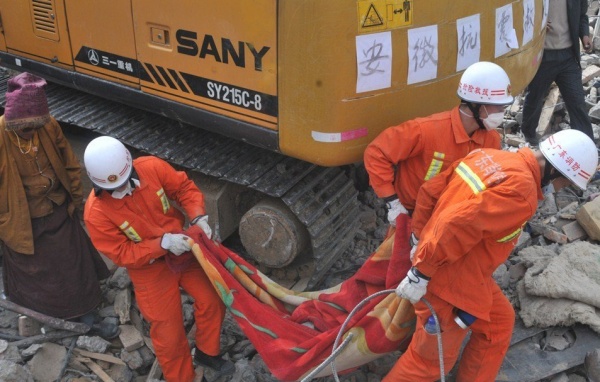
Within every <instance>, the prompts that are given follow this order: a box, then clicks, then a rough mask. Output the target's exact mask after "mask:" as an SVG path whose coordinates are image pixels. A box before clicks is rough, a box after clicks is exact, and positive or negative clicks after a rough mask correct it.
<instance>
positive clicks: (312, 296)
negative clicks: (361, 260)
mask: <svg viewBox="0 0 600 382" xmlns="http://www.w3.org/2000/svg"><path fill="white" fill-rule="evenodd" d="M401 216H404V217H403V218H400V219H399V221H398V225H397V226H398V228H397V230H396V232H397V233H395V232H393V231H392V230H390V233H389V235H388V237H387V239H386V240H385V241H384V242H383V244H382V245H381V246H380V247H379V248H378V249H377V251H375V253H373V254H372V255H371V256H370V257H369V258H368V259H367V261H366V262H365V264H364V265H363V266H362V267H361V268H360V269H359V270H358V271H357V273H356V274H354V275H353V276H352V277H351V278H349V279H348V280H346V281H344V282H343V283H341V284H339V285H337V286H335V287H332V288H329V289H326V290H320V291H314V292H294V291H291V290H289V289H286V288H284V287H282V286H280V285H278V284H277V283H275V282H273V281H272V280H270V279H269V278H268V277H267V276H265V275H263V274H261V273H260V272H259V271H258V270H257V269H256V268H255V267H253V266H252V265H250V264H249V263H248V262H246V261H245V260H244V259H242V258H241V257H240V256H239V255H237V254H235V253H234V252H232V251H231V250H229V249H228V248H226V247H224V246H223V245H220V244H218V243H215V242H213V241H211V240H208V238H206V236H205V235H204V234H203V233H202V232H201V231H200V230H195V229H191V230H189V231H188V232H187V234H188V235H190V237H192V239H194V241H195V242H196V243H195V244H194V246H193V249H192V251H193V253H194V256H195V257H196V259H197V260H198V261H199V262H200V264H201V265H202V267H203V268H204V270H205V271H206V273H207V274H208V276H209V278H210V279H211V281H212V283H213V286H214V287H215V289H216V290H217V291H218V292H219V294H220V296H221V298H222V300H223V302H224V303H225V305H226V306H227V308H228V310H229V312H230V313H231V314H232V315H233V317H234V318H235V319H236V321H237V323H238V324H239V325H240V327H241V329H242V330H243V331H244V333H245V334H246V336H247V337H248V339H249V340H250V341H251V342H252V344H253V345H254V347H255V348H256V350H257V351H258V352H259V354H260V355H261V356H262V358H263V360H264V362H265V364H266V365H267V367H268V368H269V369H270V371H271V373H273V375H274V376H275V377H276V378H278V379H280V380H282V381H295V380H299V379H302V378H303V376H306V375H307V374H308V373H310V372H311V371H312V370H313V369H314V368H315V367H317V366H319V365H320V364H321V363H322V362H323V361H324V360H325V359H326V358H327V357H328V356H329V355H331V352H332V347H333V344H334V341H335V338H336V336H337V335H338V331H339V330H340V328H341V325H342V323H343V322H344V320H345V319H346V318H347V317H348V314H349V312H350V311H351V310H352V309H353V308H354V307H355V306H356V305H357V304H358V303H360V302H361V301H362V300H363V299H364V298H366V297H367V296H369V295H371V294H373V293H375V292H378V291H381V290H384V289H390V288H391V289H393V288H395V287H396V286H397V285H398V283H399V281H400V280H402V279H403V278H404V276H405V275H406V272H407V271H408V269H409V268H410V265H411V263H410V259H409V252H410V246H409V244H408V237H409V232H410V219H409V218H408V217H407V216H406V215H401ZM414 323H415V315H414V310H413V307H412V305H411V304H410V302H409V301H408V300H404V299H401V298H398V297H397V296H396V294H395V293H391V294H386V295H382V296H378V297H376V298H374V299H372V300H371V301H370V302H369V303H368V304H366V305H365V306H364V307H363V309H361V310H360V311H358V312H357V313H356V314H355V316H354V317H353V319H352V320H351V321H350V322H349V324H348V326H347V327H346V331H345V333H344V335H345V334H347V333H349V332H352V333H353V334H354V338H353V339H352V340H351V343H350V344H349V345H348V346H347V347H346V348H345V349H344V351H343V352H341V353H340V355H339V356H338V357H337V358H336V369H337V370H339V371H343V370H351V369H353V368H356V367H358V366H360V365H362V364H365V363H367V362H370V361H372V360H374V359H376V358H378V357H380V356H382V355H384V354H386V353H389V352H392V351H395V350H398V349H400V350H404V349H405V348H406V346H407V345H408V342H409V341H410V336H411V334H412V333H413V331H414ZM313 327H314V328H313ZM329 374H331V368H330V367H327V368H325V369H324V370H323V371H321V373H320V374H319V375H317V376H316V377H321V376H325V375H329Z"/></svg>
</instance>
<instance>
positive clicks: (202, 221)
mask: <svg viewBox="0 0 600 382" xmlns="http://www.w3.org/2000/svg"><path fill="white" fill-rule="evenodd" d="M192 224H194V225H197V226H198V227H200V229H201V230H202V231H204V233H205V234H206V236H207V237H208V238H209V239H212V228H210V226H209V225H208V215H204V216H202V215H201V216H198V217H197V218H195V219H194V220H193V222H192Z"/></svg>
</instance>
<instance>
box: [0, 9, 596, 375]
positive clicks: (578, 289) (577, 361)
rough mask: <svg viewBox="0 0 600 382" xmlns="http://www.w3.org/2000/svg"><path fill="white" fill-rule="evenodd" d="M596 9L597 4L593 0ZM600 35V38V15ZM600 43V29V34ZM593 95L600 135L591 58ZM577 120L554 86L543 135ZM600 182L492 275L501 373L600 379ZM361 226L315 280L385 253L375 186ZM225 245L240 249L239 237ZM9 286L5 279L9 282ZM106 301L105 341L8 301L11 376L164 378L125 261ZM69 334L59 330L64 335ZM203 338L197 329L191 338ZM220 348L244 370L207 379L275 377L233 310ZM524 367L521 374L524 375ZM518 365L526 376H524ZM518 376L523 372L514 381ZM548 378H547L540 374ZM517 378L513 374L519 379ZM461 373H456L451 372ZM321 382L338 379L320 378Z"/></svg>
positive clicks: (0, 314) (3, 358)
mask: <svg viewBox="0 0 600 382" xmlns="http://www.w3.org/2000/svg"><path fill="white" fill-rule="evenodd" d="M591 3H592V4H591V13H590V14H593V15H596V14H597V7H598V4H597V3H598V2H597V1H593V2H591ZM590 21H591V25H592V27H591V29H592V32H593V35H594V36H599V35H600V32H599V30H600V25H596V24H597V23H596V18H595V17H593V18H592V19H591V20H590ZM593 44H594V51H595V52H600V38H599V37H594V39H593ZM582 67H583V69H584V70H583V79H582V82H583V86H584V89H585V91H586V94H587V96H586V104H587V106H588V108H589V114H590V117H591V119H592V122H593V123H594V125H593V128H594V135H595V138H596V142H597V143H598V142H600V139H599V138H600V127H599V126H598V125H597V124H600V103H599V101H600V99H599V92H598V89H599V88H600V56H598V54H595V53H594V54H584V55H583V57H582ZM522 102H523V97H522V95H520V96H518V97H516V102H515V103H514V105H513V106H512V107H511V108H510V110H509V111H508V112H507V119H506V120H505V123H504V126H503V130H502V134H503V136H504V138H505V140H504V142H505V145H506V149H508V150H516V149H517V148H518V147H520V146H522V145H523V144H524V140H523V138H522V137H521V136H520V134H519V132H518V131H519V123H520V122H521V120H522V110H521V109H522ZM566 128H569V119H568V115H567V113H566V111H565V109H564V105H563V104H562V100H561V99H560V94H559V92H558V90H557V89H556V88H552V89H551V90H550V93H549V95H548V97H547V101H546V104H545V107H544V111H543V113H542V117H541V119H540V126H539V128H538V133H540V134H541V135H547V134H550V133H552V132H555V131H558V130H561V129H566ZM598 195H600V179H595V180H593V181H592V183H591V184H590V187H589V188H588V190H587V191H585V192H582V191H578V190H575V189H574V188H572V187H568V188H566V189H563V190H561V191H559V192H558V193H556V194H555V195H552V194H549V195H547V197H546V199H545V200H544V201H543V202H541V203H540V205H539V208H538V211H537V213H536V215H535V216H534V217H533V218H532V219H531V221H530V222H529V223H528V224H527V225H526V227H525V230H524V232H523V234H522V235H521V237H520V240H519V244H518V246H517V247H516V248H515V250H514V251H513V253H512V254H511V256H510V257H509V259H508V260H507V261H506V262H505V264H503V265H502V266H500V267H499V268H498V270H497V271H496V272H495V274H494V277H495V279H496V281H497V282H498V284H499V285H500V286H501V287H502V289H503V290H504V292H505V294H506V295H507V296H508V297H509V299H510V300H511V302H512V303H513V306H514V307H515V310H516V312H517V317H518V321H517V325H516V326H515V332H514V335H513V343H512V345H511V348H510V350H509V353H508V355H507V357H506V359H505V363H504V366H503V369H502V371H501V373H500V375H499V376H498V380H499V381H525V380H527V381H531V382H534V381H543V382H579V381H581V382H585V381H600V335H599V333H600V314H599V313H598V310H599V309H600V245H598V243H599V240H600V197H597V196H598ZM359 199H360V202H361V213H360V216H358V217H357V218H358V219H359V220H360V222H361V227H360V229H359V231H358V232H357V234H356V237H355V240H354V242H353V243H352V245H351V247H350V248H349V249H348V250H347V251H346V252H345V253H344V256H343V257H342V258H341V259H340V260H339V261H338V262H337V263H335V264H334V266H333V267H332V268H331V270H330V271H329V272H328V273H327V275H326V277H325V278H324V279H323V280H322V282H321V284H320V285H318V286H317V288H319V289H320V288H325V287H329V286H332V285H336V284H338V283H340V282H341V281H343V280H345V279H347V278H348V277H350V276H351V275H352V274H353V273H354V272H356V270H357V269H358V268H359V267H360V266H361V265H362V263H363V262H364V261H365V259H366V258H367V257H368V256H369V255H370V254H371V253H373V252H374V251H375V249H376V248H377V247H378V246H379V244H380V243H381V242H382V240H383V239H384V236H385V234H386V231H387V223H386V221H385V216H386V211H385V209H384V206H383V202H382V201H381V200H379V199H378V198H377V197H376V196H375V195H374V194H373V192H372V191H370V190H369V191H366V192H362V193H360V195H359ZM225 244H226V245H228V246H231V247H232V248H233V249H234V250H237V251H241V247H240V246H239V242H238V241H237V240H236V238H231V239H229V240H228V241H227V242H226V243H225ZM307 271H308V270H307V269H306V268H302V267H299V268H288V269H285V270H265V273H268V274H269V275H270V276H271V277H272V278H274V279H276V280H278V281H281V283H282V284H284V285H286V286H293V285H294V284H295V283H296V287H298V286H299V285H301V284H302V283H301V282H297V281H298V280H302V279H306V277H307V274H305V273H306V272H307ZM0 285H1V283H0ZM102 288H103V292H104V301H103V305H102V307H101V309H100V310H99V320H105V321H108V322H112V323H115V324H120V325H122V326H121V328H122V332H121V335H120V336H119V337H118V338H116V339H114V340H112V341H106V340H103V339H101V338H99V337H88V336H85V335H80V336H74V335H72V334H71V335H70V336H67V337H64V336H65V335H67V334H68V333H67V334H65V333H60V332H57V331H53V330H52V329H51V328H48V327H43V326H42V325H40V324H39V323H37V322H35V321H32V320H30V319H27V318H24V317H21V318H20V317H19V314H17V313H14V312H12V311H9V310H2V309H0V382H1V381H55V380H62V381H80V382H83V381H117V382H129V381H136V382H141V381H154V380H160V378H161V373H160V367H159V366H158V364H157V362H156V359H155V356H154V353H153V349H152V343H151V341H150V339H149V335H148V329H149V328H148V324H147V323H146V322H145V321H144V320H143V317H141V315H140V313H139V309H138V308H137V306H136V302H135V298H134V297H133V291H132V286H131V281H130V279H129V277H128V275H127V272H126V271H125V270H124V269H123V268H118V267H114V266H113V274H112V276H111V277H110V278H109V279H107V280H106V281H105V282H104V283H103V286H102ZM182 302H183V311H184V319H185V326H186V328H187V329H188V330H189V332H190V333H193V331H194V326H193V314H192V309H193V308H192V300H191V298H190V297H189V296H187V295H185V294H183V295H182ZM61 336H62V337H64V338H58V339H56V338H57V337H61ZM189 337H190V338H193V336H192V335H190V336H189ZM222 350H223V352H225V353H226V356H227V357H228V358H230V359H231V360H232V361H234V362H235V364H236V373H235V374H234V375H233V376H231V377H221V378H219V377H218V376H215V375H214V374H211V371H210V370H207V371H206V373H205V376H206V377H207V379H208V380H209V381H211V382H212V381H216V380H218V381H222V382H225V381H235V382H241V381H244V382H254V381H256V382H270V381H276V379H274V378H273V377H272V376H271V374H270V373H269V371H268V370H267V369H266V367H265V365H264V363H263V362H262V360H261V357H260V355H259V354H257V352H256V350H255V349H254V347H253V346H252V344H251V343H250V342H249V341H248V340H247V339H246V337H245V336H244V334H243V333H242V332H241V331H240V330H239V328H238V327H237V324H236V323H235V322H234V320H233V319H232V318H231V317H230V316H227V317H226V322H225V327H224V331H223V335H222ZM398 356H399V353H397V354H390V355H388V356H385V357H382V358H380V359H379V360H377V361H374V362H371V363H369V364H367V365H364V366H362V367H360V368H358V369H357V370H355V371H354V372H352V373H350V374H348V375H345V376H341V380H343V381H353V382H363V381H364V382H378V381H380V380H381V379H382V378H383V377H384V376H385V375H386V374H387V372H388V370H389V369H390V368H391V366H392V365H393V363H394V362H395V360H396V359H397V358H398ZM515 373H516V374H515ZM519 373H520V374H519ZM514 375H520V376H522V379H514ZM537 376H539V377H537ZM511 378H512V379H511ZM447 380H449V381H452V373H451V375H450V376H449V377H448V379H447ZM319 381H321V382H329V381H333V377H327V378H320V379H319Z"/></svg>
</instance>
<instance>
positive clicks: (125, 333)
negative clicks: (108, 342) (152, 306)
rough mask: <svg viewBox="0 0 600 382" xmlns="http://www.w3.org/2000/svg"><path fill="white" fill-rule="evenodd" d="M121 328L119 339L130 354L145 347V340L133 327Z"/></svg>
mask: <svg viewBox="0 0 600 382" xmlns="http://www.w3.org/2000/svg"><path fill="white" fill-rule="evenodd" d="M120 328H121V333H119V339H120V340H121V343H122V344H123V348H125V350H127V351H128V352H130V351H133V350H136V349H139V348H141V347H142V346H144V338H143V337H142V335H141V334H140V332H138V331H137V329H136V328H135V327H134V326H133V325H121V326H120Z"/></svg>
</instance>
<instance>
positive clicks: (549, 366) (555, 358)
mask: <svg viewBox="0 0 600 382" xmlns="http://www.w3.org/2000/svg"><path fill="white" fill-rule="evenodd" d="M572 329H573V331H574V332H575V342H574V343H573V345H572V346H571V347H569V348H567V349H565V350H562V351H545V350H542V349H541V347H540V344H539V343H538V342H536V341H533V340H526V341H521V342H519V343H517V344H516V345H513V346H511V347H510V348H509V349H508V353H507V354H506V357H505V358H504V363H503V364H502V367H501V368H500V372H499V373H498V376H497V377H496V381H497V382H536V381H539V380H541V379H543V378H547V377H550V376H552V375H555V374H557V373H560V372H561V371H564V370H567V369H570V368H572V367H574V366H577V365H580V364H581V363H582V360H583V359H584V358H585V356H586V354H587V353H588V352H590V351H592V350H594V349H596V348H599V347H600V336H598V334H596V333H595V332H594V331H592V330H591V329H590V328H588V327H585V326H583V325H576V326H574V327H573V328H572Z"/></svg>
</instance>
